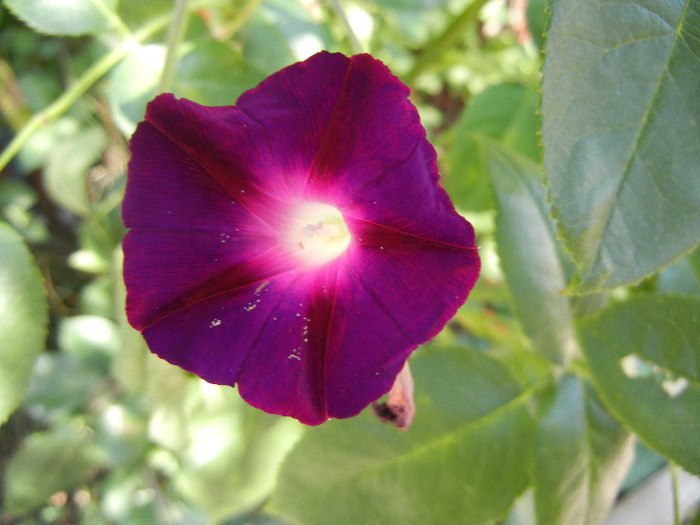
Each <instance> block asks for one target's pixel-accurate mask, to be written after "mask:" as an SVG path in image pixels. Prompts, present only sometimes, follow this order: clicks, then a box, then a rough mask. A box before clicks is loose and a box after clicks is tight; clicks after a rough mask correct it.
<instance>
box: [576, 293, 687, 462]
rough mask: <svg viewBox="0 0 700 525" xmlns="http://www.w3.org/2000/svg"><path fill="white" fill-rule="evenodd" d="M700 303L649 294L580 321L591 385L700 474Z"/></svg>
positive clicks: (657, 445)
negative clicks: (591, 377) (591, 375)
mask: <svg viewBox="0 0 700 525" xmlns="http://www.w3.org/2000/svg"><path fill="white" fill-rule="evenodd" d="M699 326H700V299H699V298H697V297H684V296H671V295H645V296H641V297H637V298H635V299H632V300H630V301H627V302H625V303H622V304H617V305H615V306H613V307H612V308H609V309H607V310H605V311H603V312H601V313H600V314H599V315H596V316H593V317H592V318H588V319H586V320H585V321H584V322H583V323H582V324H581V336H582V343H583V347H584V350H585V354H586V358H587V360H588V364H589V366H590V368H591V372H592V373H593V383H594V385H595V386H596V388H597V390H598V391H599V392H600V395H601V397H602V399H603V401H604V402H605V404H606V405H607V406H608V407H609V408H610V410H611V411H612V412H613V413H614V414H615V415H616V416H617V417H618V418H619V419H620V421H623V422H624V423H625V424H626V425H627V426H628V427H629V428H630V429H631V430H632V431H634V432H636V433H637V434H638V435H639V437H640V438H641V439H642V440H643V441H645V442H646V444H647V445H649V446H650V447H651V448H653V449H655V450H656V451H658V452H660V453H661V454H663V455H664V456H667V457H669V458H671V459H673V460H674V461H676V462H677V463H678V464H679V465H681V466H682V467H683V468H684V469H686V470H687V471H689V472H692V473H694V474H700V330H698V327H699Z"/></svg>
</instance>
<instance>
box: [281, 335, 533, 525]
mask: <svg viewBox="0 0 700 525" xmlns="http://www.w3.org/2000/svg"><path fill="white" fill-rule="evenodd" d="M411 367H412V368H411V369H412V371H413V374H414V377H415V381H416V387H417V396H416V405H417V413H416V414H417V415H416V419H415V420H414V422H413V425H412V426H411V428H410V430H409V431H408V432H405V433H400V432H398V431H397V430H396V429H395V428H393V427H391V426H389V425H385V424H381V423H379V422H378V421H377V419H376V417H375V416H374V415H373V414H372V413H371V411H369V410H368V411H365V412H364V413H363V414H362V415H360V416H358V417H356V418H354V419H350V420H339V421H331V422H328V423H326V424H324V425H323V426H321V427H318V428H315V429H312V430H309V431H307V433H306V434H305V436H304V437H303V438H302V440H301V442H300V443H299V445H298V446H297V447H296V448H295V449H294V450H293V451H292V453H291V454H290V456H289V458H288V460H287V461H286V462H285V464H284V465H283V468H282V472H281V475H280V480H279V482H278V489H277V492H276V493H275V497H274V499H273V501H272V509H273V510H275V511H276V512H280V513H282V514H284V515H285V516H287V517H290V518H292V519H293V520H295V521H298V522H300V523H305V524H315V523H318V524H326V525H332V524H345V523H366V524H372V523H377V524H380V523H406V524H410V523H426V522H433V523H445V524H450V523H455V524H456V523H465V520H466V522H468V523H470V524H475V525H477V524H480V523H490V522H491V521H493V520H495V519H497V518H499V517H502V516H503V515H504V514H505V512H506V511H507V510H508V508H509V507H510V505H511V503H512V501H513V500H514V499H515V497H516V496H518V495H519V494H520V493H521V492H522V491H523V490H524V489H525V487H526V486H527V462H528V460H527V454H525V453H524V451H525V450H528V448H529V443H530V436H531V420H530V417H529V415H528V411H527V409H526V406H525V403H524V402H523V401H524V399H523V398H518V397H517V395H518V393H519V390H520V389H519V387H518V385H517V384H516V383H515V382H514V381H513V380H512V379H511V378H510V377H509V375H508V374H507V372H506V371H505V369H504V368H503V367H502V366H501V365H500V364H498V363H497V362H496V361H493V360H491V359H490V358H488V357H486V356H485V355H484V354H482V353H481V352H479V351H477V350H473V349H468V348H461V347H452V348H444V349H431V350H430V351H427V352H426V353H425V354H423V355H421V356H420V357H418V358H417V359H415V360H414V361H413V362H412V365H411ZM457 480H459V481H457ZM494 487H498V490H494Z"/></svg>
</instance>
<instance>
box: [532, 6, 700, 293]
mask: <svg viewBox="0 0 700 525" xmlns="http://www.w3.org/2000/svg"><path fill="white" fill-rule="evenodd" d="M699 68H700V3H698V2H697V1H695V0H687V1H686V2H683V1H679V0H674V1H667V2H653V1H647V0H645V1H641V2H633V1H629V0H616V1H613V2H602V3H601V2H596V1H594V0H554V1H553V2H552V4H551V20H550V30H549V34H548V41H547V58H546V61H545V64H544V79H543V83H542V112H543V115H544V116H543V123H542V142H543V144H544V146H545V152H544V166H545V170H546V173H547V177H548V180H549V183H550V184H551V200H552V202H553V206H554V208H553V209H554V213H555V215H556V217H557V219H558V221H559V226H560V234H561V236H562V238H563V239H564V242H565V244H566V246H567V249H568V250H570V252H571V254H572V256H573V258H574V260H575V262H576V263H577V265H578V267H579V274H578V278H577V280H576V281H575V288H574V289H575V290H576V291H578V292H589V291H593V290H599V289H609V288H612V287H615V286H619V285H624V284H628V283H633V282H636V281H639V280H640V279H642V278H643V277H645V276H647V275H650V274H652V273H654V272H655V271H656V270H658V269H659V268H660V267H662V266H665V265H666V264H668V263H669V262H671V261H672V260H674V259H676V258H677V257H678V256H679V255H681V254H683V253H684V252H686V251H688V250H690V249H691V248H692V247H693V246H694V245H695V244H697V243H698V240H699V239H700V206H699V205H698V202H700V134H698V122H699V121H700V75H698V73H697V72H698V69H699Z"/></svg>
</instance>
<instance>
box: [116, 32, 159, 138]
mask: <svg viewBox="0 0 700 525" xmlns="http://www.w3.org/2000/svg"><path fill="white" fill-rule="evenodd" d="M164 63H165V46H162V45H158V44H148V45H138V46H137V45H134V49H133V51H132V52H131V53H129V54H128V55H127V56H126V57H124V59H123V60H122V61H121V62H119V64H117V65H116V66H115V67H114V69H112V71H111V72H110V74H109V80H110V83H111V84H112V89H110V90H109V93H108V97H109V105H110V109H111V110H112V113H113V115H114V121H115V123H116V124H117V126H118V127H119V129H120V130H121V132H122V133H124V135H126V136H131V134H132V133H133V132H134V130H135V129H136V125H137V124H138V123H139V122H140V121H141V120H143V115H144V113H145V111H146V104H147V103H148V102H149V101H150V100H151V99H152V98H153V97H155V95H156V91H157V87H158V81H159V79H160V76H161V72H162V71H163V65H164Z"/></svg>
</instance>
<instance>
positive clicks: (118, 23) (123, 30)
mask: <svg viewBox="0 0 700 525" xmlns="http://www.w3.org/2000/svg"><path fill="white" fill-rule="evenodd" d="M90 3H91V4H92V5H94V6H95V8H97V10H98V11H99V12H100V14H101V15H102V16H104V17H105V18H106V19H107V20H109V23H110V24H112V27H114V29H116V30H117V31H118V32H119V34H120V35H121V36H122V37H123V38H131V31H129V28H128V27H126V24H125V23H124V22H123V21H122V19H121V18H119V17H118V16H117V15H116V14H115V13H114V11H112V10H111V9H109V8H108V7H107V6H106V5H105V4H104V2H103V1H102V0H90Z"/></svg>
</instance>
